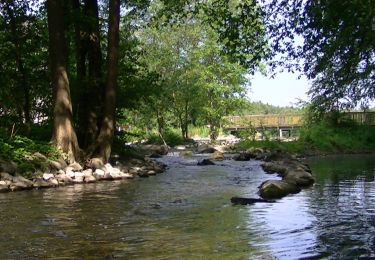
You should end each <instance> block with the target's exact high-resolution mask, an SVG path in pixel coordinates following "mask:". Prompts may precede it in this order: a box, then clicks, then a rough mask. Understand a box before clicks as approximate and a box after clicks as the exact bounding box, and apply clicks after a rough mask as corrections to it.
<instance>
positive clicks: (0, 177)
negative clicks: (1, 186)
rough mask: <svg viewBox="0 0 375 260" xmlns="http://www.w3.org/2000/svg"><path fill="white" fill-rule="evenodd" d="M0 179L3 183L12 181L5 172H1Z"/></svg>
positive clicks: (10, 176)
mask: <svg viewBox="0 0 375 260" xmlns="http://www.w3.org/2000/svg"><path fill="white" fill-rule="evenodd" d="M0 179H1V180H3V181H4V180H5V181H13V176H12V175H10V174H9V173H7V172H1V173H0Z"/></svg>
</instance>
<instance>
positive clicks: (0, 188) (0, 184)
mask: <svg viewBox="0 0 375 260" xmlns="http://www.w3.org/2000/svg"><path fill="white" fill-rule="evenodd" d="M8 191H9V185H8V184H7V183H6V182H5V181H0V193H1V192H8Z"/></svg>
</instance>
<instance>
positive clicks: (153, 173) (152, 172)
mask: <svg viewBox="0 0 375 260" xmlns="http://www.w3.org/2000/svg"><path fill="white" fill-rule="evenodd" d="M147 174H148V175H149V176H153V175H156V172H155V171H153V170H151V171H148V172H147Z"/></svg>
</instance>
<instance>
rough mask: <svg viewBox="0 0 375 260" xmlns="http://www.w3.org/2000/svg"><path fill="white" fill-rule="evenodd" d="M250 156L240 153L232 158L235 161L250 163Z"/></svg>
mask: <svg viewBox="0 0 375 260" xmlns="http://www.w3.org/2000/svg"><path fill="white" fill-rule="evenodd" d="M250 159H251V156H250V154H248V153H240V154H236V155H234V156H233V160H235V161H250Z"/></svg>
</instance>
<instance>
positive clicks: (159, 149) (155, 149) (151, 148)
mask: <svg viewBox="0 0 375 260" xmlns="http://www.w3.org/2000/svg"><path fill="white" fill-rule="evenodd" d="M143 149H145V150H146V151H148V153H149V154H155V155H156V154H157V155H166V154H168V151H169V147H168V146H166V145H156V144H149V145H144V146H143Z"/></svg>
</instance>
